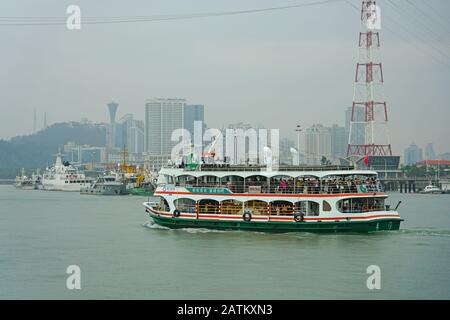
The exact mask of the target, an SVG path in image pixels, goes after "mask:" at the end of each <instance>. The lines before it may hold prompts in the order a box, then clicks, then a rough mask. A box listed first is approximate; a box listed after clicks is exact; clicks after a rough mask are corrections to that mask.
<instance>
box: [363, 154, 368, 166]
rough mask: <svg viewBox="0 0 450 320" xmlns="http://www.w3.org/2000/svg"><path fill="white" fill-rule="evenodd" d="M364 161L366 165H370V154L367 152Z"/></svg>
mask: <svg viewBox="0 0 450 320" xmlns="http://www.w3.org/2000/svg"><path fill="white" fill-rule="evenodd" d="M364 163H365V164H366V166H368V165H369V156H368V155H367V154H366V155H365V156H364Z"/></svg>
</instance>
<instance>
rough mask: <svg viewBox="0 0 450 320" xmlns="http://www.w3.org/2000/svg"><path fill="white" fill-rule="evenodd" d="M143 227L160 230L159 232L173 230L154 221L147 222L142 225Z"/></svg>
mask: <svg viewBox="0 0 450 320" xmlns="http://www.w3.org/2000/svg"><path fill="white" fill-rule="evenodd" d="M142 226H143V227H145V228H149V229H159V230H171V229H170V228H167V227H164V226H161V225H159V224H157V223H155V222H154V221H146V222H144V223H143V224H142Z"/></svg>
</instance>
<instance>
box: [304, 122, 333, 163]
mask: <svg viewBox="0 0 450 320" xmlns="http://www.w3.org/2000/svg"><path fill="white" fill-rule="evenodd" d="M305 152H306V163H307V164H309V165H319V164H321V160H322V157H326V158H327V159H328V160H330V158H331V134H330V130H329V129H328V128H325V127H324V126H323V125H321V124H315V125H313V126H312V127H311V128H307V129H306V132H305Z"/></svg>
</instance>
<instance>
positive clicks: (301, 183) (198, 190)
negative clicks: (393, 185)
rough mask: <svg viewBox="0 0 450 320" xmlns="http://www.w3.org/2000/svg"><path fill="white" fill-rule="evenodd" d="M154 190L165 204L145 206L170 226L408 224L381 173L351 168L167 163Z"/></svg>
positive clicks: (327, 228)
mask: <svg viewBox="0 0 450 320" xmlns="http://www.w3.org/2000/svg"><path fill="white" fill-rule="evenodd" d="M154 195H155V196H158V197H159V202H156V203H155V202H145V203H144V204H143V205H144V207H145V210H146V212H147V213H148V214H149V216H150V217H151V218H152V219H153V220H154V221H155V222H156V223H158V224H160V225H162V226H166V227H169V228H210V229H221V230H251V231H264V232H297V231H306V232H374V231H385V230H398V229H399V228H400V222H401V221H403V220H402V218H401V217H400V215H399V213H398V212H397V208H398V205H399V204H400V203H399V204H397V206H396V207H395V208H392V207H391V206H390V205H388V204H387V199H388V195H387V194H386V193H385V192H383V190H382V187H381V185H380V183H379V181H378V178H377V173H376V172H375V171H368V170H355V169H354V168H353V167H351V166H350V167H342V166H320V167H301V166H289V167H280V168H279V169H278V170H276V171H267V170H266V168H265V167H263V166H232V165H225V164H209V165H199V166H186V167H166V168H162V169H161V170H160V172H159V177H158V184H157V188H156V190H155V193H154Z"/></svg>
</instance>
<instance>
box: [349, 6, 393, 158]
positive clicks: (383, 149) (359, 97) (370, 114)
mask: <svg viewBox="0 0 450 320" xmlns="http://www.w3.org/2000/svg"><path fill="white" fill-rule="evenodd" d="M380 21H381V20H380V10H379V7H377V5H376V2H375V1H362V9H361V32H360V33H359V42H358V62H357V64H356V76H355V83H354V91H353V105H352V109H351V116H350V132H349V140H348V145H347V157H350V156H355V157H356V156H392V149H391V144H390V142H389V135H388V131H387V122H388V113H387V107H386V102H385V100H384V93H383V83H384V79H383V68H382V64H381V55H380V34H379V32H378V30H379V23H380Z"/></svg>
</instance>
